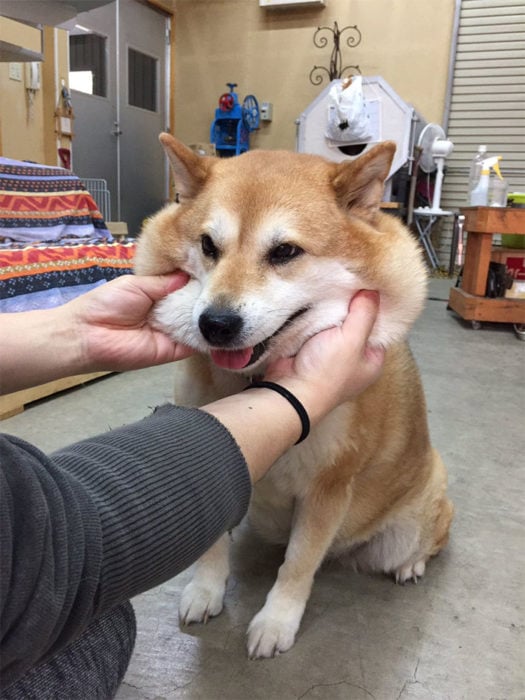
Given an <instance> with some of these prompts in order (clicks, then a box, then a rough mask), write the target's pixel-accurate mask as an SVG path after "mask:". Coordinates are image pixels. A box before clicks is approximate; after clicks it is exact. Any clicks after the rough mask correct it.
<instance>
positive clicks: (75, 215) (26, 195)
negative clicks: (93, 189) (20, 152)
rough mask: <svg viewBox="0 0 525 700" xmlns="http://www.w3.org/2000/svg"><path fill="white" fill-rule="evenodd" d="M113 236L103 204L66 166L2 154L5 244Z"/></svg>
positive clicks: (0, 227)
mask: <svg viewBox="0 0 525 700" xmlns="http://www.w3.org/2000/svg"><path fill="white" fill-rule="evenodd" d="M68 240H71V241H86V242H87V241H90V242H100V241H111V240H112V236H111V234H110V232H109V231H108V229H107V228H106V224H105V222H104V219H103V218H102V214H101V213H100V211H99V210H98V207H97V204H96V202H95V200H94V199H93V197H92V196H91V194H90V193H89V192H88V191H87V190H86V188H85V187H84V185H83V184H82V182H81V181H80V180H79V178H78V177H77V176H76V175H74V174H73V173H72V172H70V171H69V170H64V169H63V168H57V167H51V166H47V165H39V164H35V163H26V162H22V161H17V160H11V159H9V158H0V245H2V243H4V244H6V245H8V244H10V243H12V242H13V241H17V242H20V243H26V244H27V243H35V242H48V243H49V242H56V241H61V242H65V241H68Z"/></svg>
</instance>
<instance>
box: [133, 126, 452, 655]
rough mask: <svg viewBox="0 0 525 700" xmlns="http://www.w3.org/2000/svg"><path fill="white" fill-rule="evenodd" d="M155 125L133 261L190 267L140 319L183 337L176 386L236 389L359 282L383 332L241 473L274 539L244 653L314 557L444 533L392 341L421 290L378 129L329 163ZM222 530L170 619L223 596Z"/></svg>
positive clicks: (445, 512) (415, 378) (262, 645)
mask: <svg viewBox="0 0 525 700" xmlns="http://www.w3.org/2000/svg"><path fill="white" fill-rule="evenodd" d="M161 142H162V144H163V146H164V148H165V150H166V152H167V154H168V157H169V159H170V161H171V165H172V168H173V173H174V179H175V183H176V189H177V192H178V196H179V202H178V203H174V204H169V205H168V206H166V207H165V208H164V209H163V210H162V211H160V212H159V213H158V214H156V215H155V216H153V217H152V218H151V219H150V220H149V221H148V222H147V223H146V225H145V227H144V230H143V232H142V234H141V236H140V239H139V243H138V249H137V255H136V271H137V272H138V273H140V274H160V273H165V272H169V271H172V270H175V269H181V270H185V271H186V272H187V273H189V275H190V281H189V282H188V284H187V285H186V286H185V287H184V288H183V289H182V290H179V291H177V292H176V293H175V294H172V295H169V296H168V297H167V298H166V299H164V300H163V301H161V302H160V303H159V304H158V305H157V306H156V308H155V310H154V322H155V323H156V325H158V326H159V327H160V328H162V329H163V330H165V331H166V332H167V333H168V334H169V335H170V336H171V337H173V338H174V339H176V340H178V341H180V342H183V343H185V344H186V345H189V346H191V347H193V348H195V349H196V350H197V351H198V354H197V355H195V356H193V357H191V358H189V359H188V360H186V361H185V362H186V364H187V370H186V376H187V381H185V382H184V381H183V383H182V384H181V383H180V382H178V386H177V396H176V400H177V402H178V403H180V404H185V405H194V406H195V405H203V404H205V403H207V402H210V401H213V400H216V399H218V398H221V397H224V396H226V395H228V394H232V393H235V392H238V391H240V390H241V389H242V388H243V387H244V386H246V385H247V384H248V383H249V380H250V377H251V376H253V375H262V374H263V373H264V368H265V365H266V364H267V363H268V361H270V360H272V359H276V358H278V357H283V356H291V355H293V354H295V353H296V352H297V351H298V350H299V348H300V347H301V346H302V345H303V343H304V342H305V340H306V339H307V338H309V337H310V336H311V335H313V334H314V333H316V332H317V331H320V330H322V329H324V328H328V327H330V326H334V325H336V324H339V323H341V322H342V320H343V319H344V318H345V316H346V314H347V310H348V304H349V300H350V299H351V298H352V296H353V294H355V293H356V292H357V291H358V290H360V289H372V290H377V291H378V292H379V295H380V306H379V313H378V317H377V321H376V323H375V325H374V328H373V330H372V334H371V336H370V343H371V344H375V345H381V346H383V347H385V348H386V358H385V365H384V371H383V373H382V375H381V377H380V379H379V380H378V381H377V382H376V383H375V384H374V385H373V386H371V387H369V388H368V389H367V390H366V391H365V392H364V393H363V394H361V395H360V396H359V397H358V398H356V399H355V400H353V401H350V402H348V403H346V404H343V405H341V406H339V407H338V408H337V409H335V410H334V411H333V412H332V413H330V414H329V415H328V416H327V417H326V418H325V419H324V420H323V421H322V422H321V423H320V424H319V425H318V426H316V427H315V429H313V430H312V432H311V434H310V435H309V437H308V438H307V439H306V440H305V441H304V442H302V443H301V444H299V445H296V446H295V447H293V448H291V449H290V450H289V451H288V452H287V453H286V454H285V455H284V456H283V457H281V458H280V459H279V460H278V461H277V462H276V463H275V464H274V466H273V467H272V468H271V470H270V471H269V472H268V474H267V475H266V476H265V477H264V478H263V479H262V480H261V481H260V482H259V483H258V484H257V485H256V486H255V489H254V493H253V497H252V502H251V505H250V513H249V518H250V520H251V522H252V523H253V524H254V526H255V527H256V529H257V530H258V531H259V532H260V533H262V534H263V535H264V536H265V537H267V538H268V539H269V540H271V541H274V542H278V543H285V544H288V548H287V551H286V557H285V560H284V563H283V564H282V566H281V567H280V569H279V573H278V577H277V580H276V582H275V585H274V586H273V588H272V589H271V591H270V592H269V594H268V597H267V599H266V603H265V605H264V606H263V608H262V609H261V610H260V611H259V612H258V613H257V615H256V616H255V617H254V619H253V620H252V622H251V624H250V626H249V629H248V652H249V655H250V656H251V657H270V656H273V655H275V654H277V653H280V652H284V651H286V650H288V649H289V648H290V647H291V646H292V645H293V643H294V640H295V636H296V633H297V631H298V629H299V625H300V622H301V618H302V615H303V612H304V609H305V605H306V603H307V600H308V597H309V594H310V590H311V586H312V583H313V579H314V575H315V573H316V570H317V569H318V567H319V566H320V564H321V562H322V561H323V559H325V557H327V556H330V555H341V554H343V553H345V554H348V557H349V558H350V559H351V561H352V562H353V564H354V565H355V567H356V568H358V569H360V570H364V571H369V572H385V573H387V574H391V575H393V577H394V578H395V580H396V581H398V582H405V581H407V580H409V579H416V580H417V578H418V577H420V576H422V575H423V573H424V571H425V565H426V562H427V560H428V559H429V558H430V557H432V556H433V555H435V554H437V553H438V552H439V551H440V549H441V548H442V547H443V546H444V545H445V544H446V542H447V539H448V531H449V527H450V523H451V520H452V514H453V507H452V504H451V502H450V501H449V500H448V498H447V496H446V481H447V477H446V471H445V467H444V466H443V463H442V461H441V459H440V457H439V455H438V453H437V452H436V451H435V450H433V448H432V447H431V444H430V439H429V433H428V427H427V420H426V408H425V400H424V395H423V390H422V387H421V383H420V378H419V374H418V370H417V368H416V365H415V362H414V360H413V358H412V356H411V354H410V351H409V349H408V347H407V346H406V344H405V343H404V341H403V338H404V337H405V335H406V334H407V331H408V330H409V328H410V326H411V324H412V322H413V321H414V320H415V319H416V317H417V316H418V314H419V313H420V311H421V310H422V307H423V303H424V299H425V296H426V272H425V267H424V264H423V262H422V259H421V254H420V251H419V248H418V245H417V243H416V241H415V240H414V238H413V237H412V236H411V234H410V232H409V231H408V230H407V229H406V228H405V227H404V226H403V224H402V223H401V222H400V221H399V220H397V219H395V218H394V217H391V216H389V215H387V214H384V213H382V212H381V211H380V201H381V197H382V193H383V188H384V181H385V178H386V177H387V174H388V172H389V167H390V163H391V160H392V157H393V154H394V152H395V145H394V144H392V143H382V144H379V145H377V146H376V147H374V148H372V149H371V150H369V151H368V152H367V153H365V155H363V156H361V157H360V158H358V159H356V160H354V161H351V162H344V163H340V164H336V163H330V162H328V161H325V160H324V159H323V158H320V157H318V156H310V155H306V154H295V153H288V152H283V151H274V152H264V151H250V152H247V153H245V154H243V155H241V156H239V157H236V158H231V159H215V158H209V157H200V156H197V155H195V154H194V153H193V152H192V151H191V150H189V149H188V148H186V147H185V146H184V145H183V144H182V143H180V142H179V141H177V140H176V139H174V138H173V137H171V136H169V135H167V134H163V135H161ZM228 541H229V540H228V537H227V536H224V537H223V538H221V539H220V540H219V541H218V542H217V543H216V544H215V545H214V546H213V547H212V548H211V549H210V550H209V551H208V552H207V553H206V554H205V555H204V556H203V557H202V558H201V559H200V560H199V562H198V563H197V565H196V569H195V574H194V577H193V580H192V581H191V582H190V583H189V584H188V586H187V587H186V588H185V590H184V592H183V594H182V598H181V603H180V616H181V620H182V621H183V623H185V624H187V623H191V622H200V621H204V622H205V621H206V620H207V619H208V617H212V616H214V615H218V614H219V613H220V612H221V610H222V607H223V599H224V593H225V584H226V579H227V577H228V572H229V564H228V556H229V555H228V546H229V545H228Z"/></svg>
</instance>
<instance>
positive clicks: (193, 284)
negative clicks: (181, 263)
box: [151, 280, 201, 349]
mask: <svg viewBox="0 0 525 700" xmlns="http://www.w3.org/2000/svg"><path fill="white" fill-rule="evenodd" d="M200 289H201V285H200V283H199V282H198V281H197V280H191V281H190V282H188V284H187V285H186V286H185V287H183V289H179V290H178V291H176V292H172V293H171V294H169V295H168V296H167V297H166V298H165V299H162V301H159V302H158V303H157V304H155V306H154V308H153V311H152V314H151V324H152V325H153V326H154V327H155V328H158V329H159V330H161V331H163V332H164V333H166V335H168V336H169V337H170V338H171V339H172V340H175V341H176V342H179V343H184V344H185V345H189V346H190V347H193V348H196V349H199V347H198V344H199V336H198V334H197V333H196V332H195V328H194V324H193V321H192V318H193V309H194V306H195V302H196V299H197V298H198V296H199V293H200Z"/></svg>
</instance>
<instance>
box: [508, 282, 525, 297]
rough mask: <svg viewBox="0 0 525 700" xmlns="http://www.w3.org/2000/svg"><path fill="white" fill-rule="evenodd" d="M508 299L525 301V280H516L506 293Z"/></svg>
mask: <svg viewBox="0 0 525 700" xmlns="http://www.w3.org/2000/svg"><path fill="white" fill-rule="evenodd" d="M505 297H506V298H507V299H525V280H524V281H523V282H521V281H520V280H514V282H513V283H512V287H511V288H510V289H507V291H506V292H505Z"/></svg>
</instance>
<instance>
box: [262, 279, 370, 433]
mask: <svg viewBox="0 0 525 700" xmlns="http://www.w3.org/2000/svg"><path fill="white" fill-rule="evenodd" d="M378 308H379V295H378V293H377V292H372V291H366V290H363V291H360V292H358V293H357V294H356V295H355V296H354V298H353V299H352V301H351V303H350V307H349V313H348V316H347V317H346V319H345V320H344V321H343V323H342V325H341V326H337V327H334V328H328V329H327V330H324V331H321V332H320V333H317V335H315V336H313V337H312V338H310V339H309V340H308V341H307V342H306V343H305V344H304V345H303V347H302V348H301V349H300V350H299V352H298V353H297V355H296V356H295V357H289V358H283V359H280V360H277V361H276V362H273V363H272V364H271V365H269V366H268V368H267V371H266V373H265V377H264V378H265V379H266V380H268V381H273V382H277V383H279V384H282V385H283V386H285V387H286V388H287V389H289V390H290V391H291V392H292V393H294V394H295V395H296V396H297V398H298V399H299V400H300V401H301V402H302V403H303V405H304V406H305V408H306V410H307V412H308V414H309V417H310V420H312V422H315V421H316V420H318V419H320V418H321V417H323V416H324V415H326V413H328V412H329V411H330V410H332V409H333V408H335V407H336V406H338V405H339V404H340V403H343V402H344V401H348V400H350V399H353V398H355V397H356V396H357V395H358V394H360V393H361V392H362V391H364V390H365V389H366V388H367V387H368V386H370V385H371V384H372V383H373V382H375V381H376V380H377V379H378V378H379V376H380V374H381V371H382V367H383V360H384V350H382V349H381V348H376V347H370V346H369V345H367V341H368V337H369V335H370V333H371V331H372V328H373V325H374V323H375V320H376V318H377V312H378Z"/></svg>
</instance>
